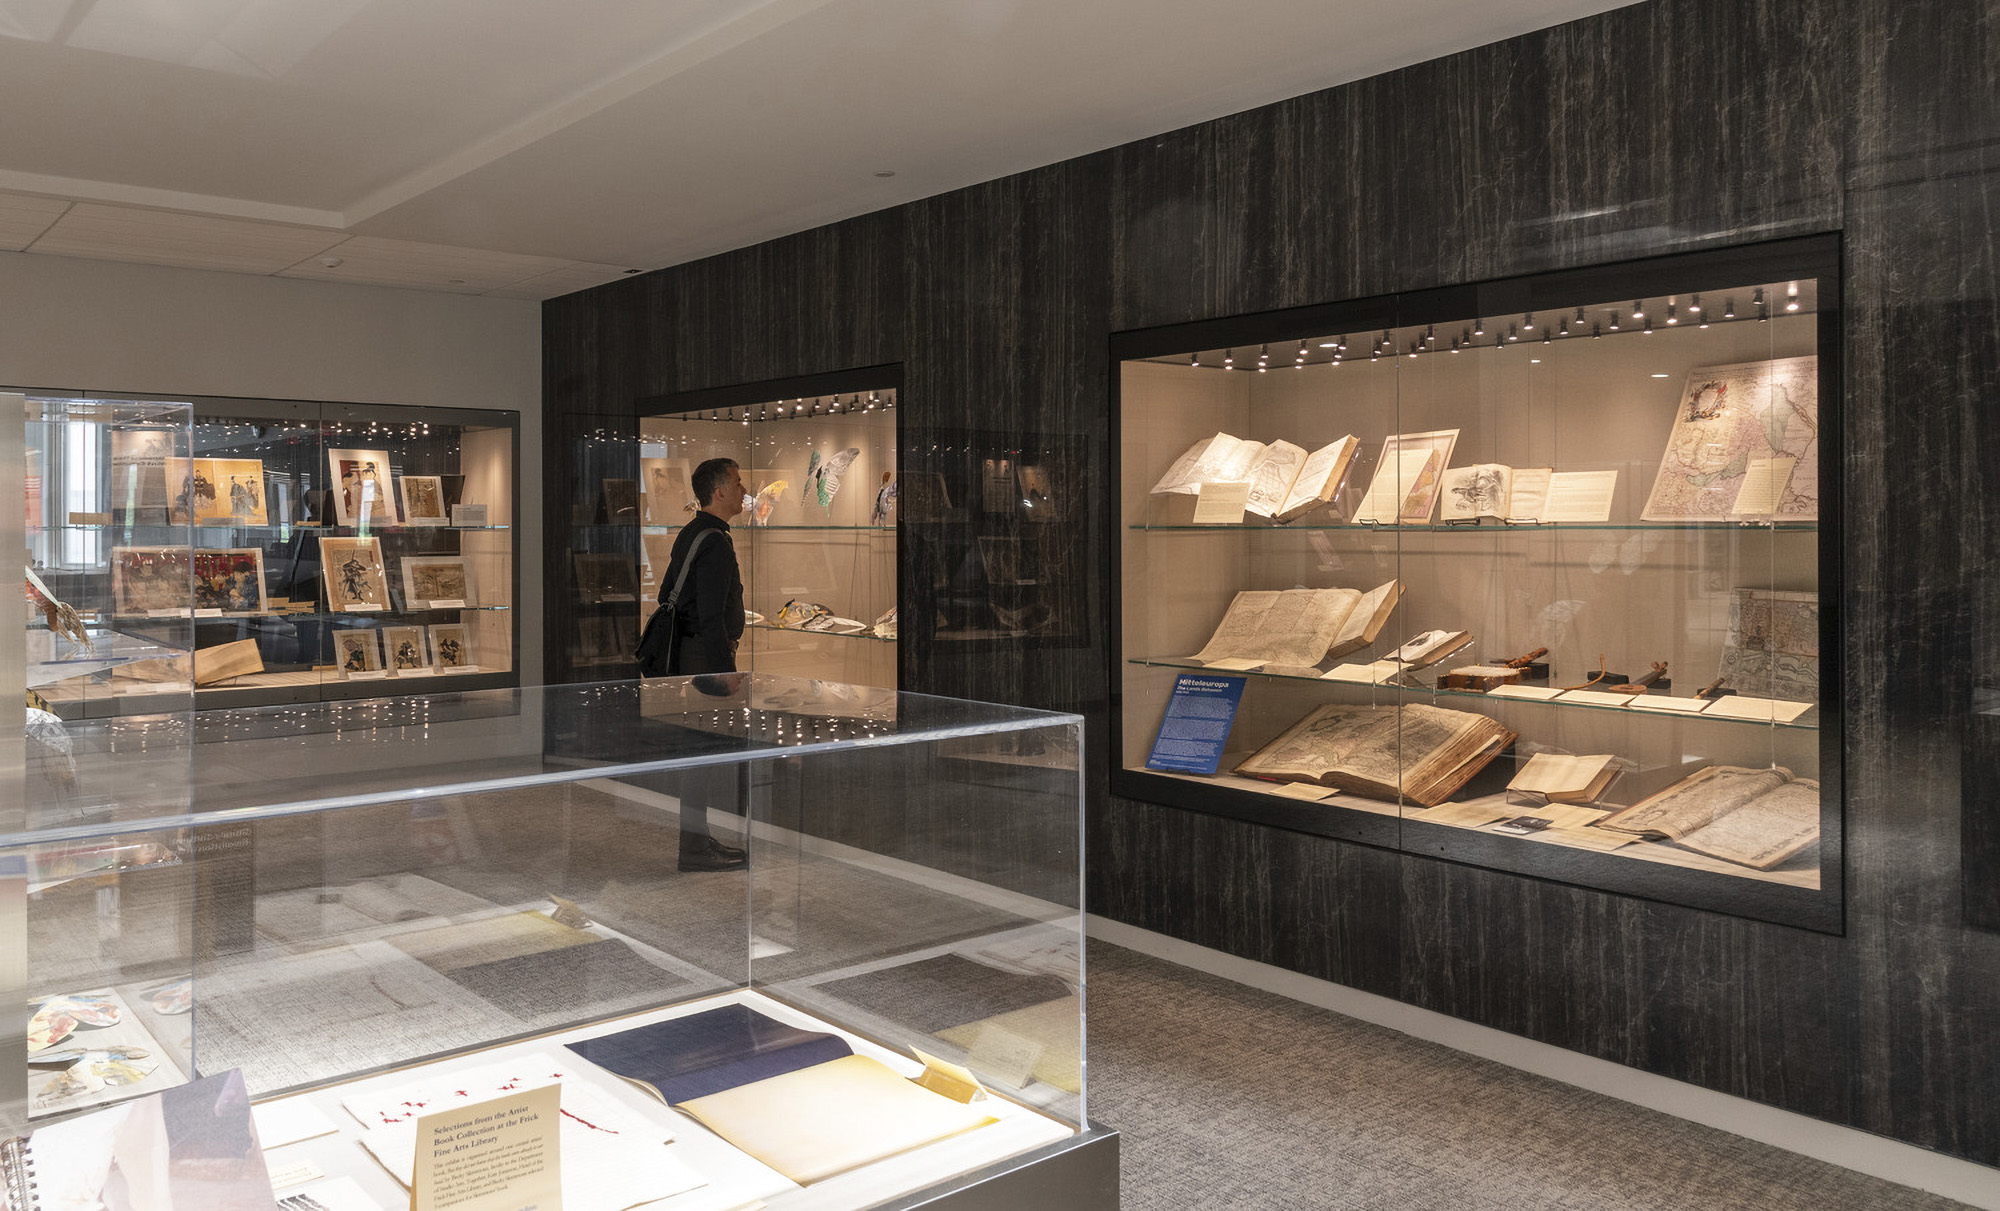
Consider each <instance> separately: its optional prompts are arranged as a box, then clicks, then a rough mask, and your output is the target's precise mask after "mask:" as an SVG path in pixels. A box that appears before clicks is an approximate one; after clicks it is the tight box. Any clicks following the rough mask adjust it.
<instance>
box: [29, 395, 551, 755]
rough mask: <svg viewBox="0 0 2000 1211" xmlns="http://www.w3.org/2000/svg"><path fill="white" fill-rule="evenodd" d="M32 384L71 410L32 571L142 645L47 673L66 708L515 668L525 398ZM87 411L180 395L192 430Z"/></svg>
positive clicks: (58, 427) (497, 674) (34, 493)
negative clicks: (76, 396) (384, 402)
mask: <svg viewBox="0 0 2000 1211" xmlns="http://www.w3.org/2000/svg"><path fill="white" fill-rule="evenodd" d="M27 400H28V402H27V405H26V406H28V407H29V408H30V409H34V408H40V409H42V410H43V412H44V414H45V415H47V416H54V415H55V410H58V409H60V410H62V416H63V421H62V423H60V424H55V423H50V422H48V421H44V422H42V424H41V429H42V431H43V432H44V433H45V435H46V438H47V440H45V441H44V442H42V449H41V452H40V453H39V454H38V455H35V457H37V458H39V459H40V460H41V461H40V462H39V463H38V464H37V465H36V467H35V468H33V470H32V474H33V475H34V478H31V480H30V482H29V484H28V485H27V491H28V497H27V499H28V515H29V519H30V521H29V524H30V527H31V530H32V534H31V537H30V553H29V557H30V565H31V567H34V566H36V565H37V562H38V561H39V564H40V565H41V566H43V567H46V568H47V569H48V574H49V576H51V577H54V578H55V579H56V580H57V581H59V582H60V583H59V584H54V585H51V586H50V587H51V588H53V589H54V590H55V591H56V592H57V593H58V594H62V593H68V594H70V595H71V596H72V597H75V598H77V599H78V600H79V601H81V602H82V603H84V605H83V608H84V609H85V611H86V612H85V614H84V617H86V618H88V619H89V620H90V621H91V623H92V624H93V625H94V626H97V627H100V628H102V629H103V630H104V631H105V633H106V635H107V636H109V637H111V638H112V640H113V643H114V646H115V648H116V651H117V652H118V653H120V654H124V655H126V656H129V657H131V658H129V659H123V660H119V661H118V662H116V663H113V664H107V663H105V662H104V661H102V660H99V661H96V662H95V663H94V665H93V667H91V668H89V669H88V670H87V671H86V670H84V669H82V668H81V667H79V668H78V669H77V670H76V675H75V676H71V677H67V678H63V679H61V680H57V681H53V682H51V683H50V684H49V685H48V688H47V689H46V690H44V691H43V697H44V698H45V700H46V701H47V704H48V706H49V707H50V709H52V710H53V711H55V712H56V713H58V714H60V715H63V716H64V717H68V718H76V717H83V716H88V715H96V714H103V713H108V712H123V713H130V712H134V711H138V712H148V711H154V710H157V709H172V704H171V702H170V701H169V700H170V699H171V698H172V696H173V695H175V694H181V693H186V692H187V688H188V686H189V685H192V687H193V693H194V699H195V704H196V706H197V708H200V709H208V708H214V707H237V706H248V705H258V704H265V703H278V702H300V701H313V700H317V699H333V698H356V697H373V696H378V695H383V694H392V693H409V692H419V691H421V690H423V689H424V688H426V687H428V686H429V685H430V684H431V682H432V680H433V679H434V678H437V677H440V676H444V677H451V678H454V679H463V680H462V681H456V682H455V683H457V684H462V685H464V686H466V687H468V688H471V687H480V686H497V685H507V684H511V683H512V682H513V681H514V679H515V673H514V669H515V667H516V663H517V660H516V654H517V640H516V630H515V626H514V615H513V604H514V601H515V598H516V586H515V566H514V565H515V548H514V532H513V519H514V513H515V507H516V488H515V466H516V465H517V463H518V456H519V449H518V447H519V437H518V434H519V423H518V417H516V416H515V415H514V414H512V413H507V412H483V411H473V410H464V409H436V408H404V407H390V406H374V405H356V404H326V403H314V402H301V401H285V400H219V399H198V400H194V401H192V402H191V403H190V402H181V403H177V404H168V403H162V402H151V401H130V402H124V403H110V402H107V401H83V400H68V399H62V398H59V397H57V396H55V395H53V394H35V395H30V396H28V397H27ZM84 408H98V409H104V408H118V409H123V410H124V412H126V413H130V414H132V415H135V416H137V415H149V414H150V413H152V412H158V411H159V410H161V409H166V408H173V409H177V410H178V411H177V413H176V416H177V417H178V420H177V423H176V426H175V427H176V428H177V433H176V434H175V435H173V439H172V440H169V435H168V434H167V433H165V432H164V431H163V429H162V426H161V425H160V424H159V423H157V422H156V421H147V422H145V423H143V424H142V423H137V422H133V423H127V422H126V421H124V420H117V419H114V420H113V421H111V422H108V423H100V422H98V421H96V420H92V419H87V418H85V417H84V416H83V414H82V413H81V412H79V411H78V410H79V409H84ZM142 648H144V649H146V650H150V651H153V652H155V653H157V654H160V655H157V656H156V658H153V659H142V658H139V656H140V652H141V649H142ZM93 654H95V653H94V652H93ZM166 654H171V656H168V655H166Z"/></svg>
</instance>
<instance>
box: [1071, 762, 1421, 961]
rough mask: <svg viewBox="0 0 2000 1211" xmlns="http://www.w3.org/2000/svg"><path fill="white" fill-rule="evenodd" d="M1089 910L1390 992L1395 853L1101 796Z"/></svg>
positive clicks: (1397, 891) (1396, 901)
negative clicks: (1103, 799) (1100, 836)
mask: <svg viewBox="0 0 2000 1211" xmlns="http://www.w3.org/2000/svg"><path fill="white" fill-rule="evenodd" d="M1102 811H1103V822H1104V828H1103V833H1104V837H1103V839H1102V840H1101V841H1094V842H1093V848H1092V849H1091V851H1090V865H1091V874H1092V878H1091V892H1090V896H1089V905H1090V910H1091V911H1092V912H1095V913H1099V914H1101V915H1104V916H1108V917H1111V918H1113V919H1115V920H1119V921H1124V922H1126V923H1127V924H1131V925H1137V926H1139V927H1140V928H1143V929H1150V930H1153V931H1155V932H1157V933H1163V934H1167V935H1169V936H1172V937H1176V938H1181V939H1183V940H1185V941H1189V942H1194V943H1196V944H1197V945H1201V946H1207V947H1211V948H1213V949H1215V950H1220V951H1224V952H1226V953H1228V954H1234V955H1241V956H1243V957H1245V958H1250V959H1256V960H1258V961H1259V962H1264V963H1272V964H1275V965H1277V966H1280V967H1288V968H1291V969H1292V970H1294V971H1301V972H1304V973H1305V974H1307V975H1310V976H1317V977H1318V978H1320V979H1323V980H1332V981H1334V982H1336V983H1340V984H1345V985H1348V986H1349V987H1352V988H1359V989H1361V990H1363V991H1365V992H1372V993H1376V994H1377V995H1380V996H1388V997H1394V996H1399V995H1400V994H1401V988H1400V986H1399V980H1400V968H1401V955H1400V953H1399V950H1398V940H1397V936H1396V933H1395V931H1394V930H1393V929H1385V928H1382V923H1383V922H1385V921H1387V920H1390V919H1392V918H1393V917H1394V916H1395V915H1396V913H1397V911H1398V909H1399V905H1400V898H1401V885H1400V884H1401V880H1400V862H1401V859H1399V858H1398V857H1397V856H1396V855H1394V854H1391V853H1386V852H1384V851H1381V850H1375V849H1369V848H1366V847H1364V846H1358V845H1343V844H1341V843H1339V842H1337V841H1330V840H1327V839H1326V838H1324V837H1309V836H1306V835H1304V834H1301V833H1291V832H1284V831H1281V830H1278V829H1270V828H1265V827H1262V826H1261V825H1256V824H1249V823H1245V822H1243V821H1240V820H1230V819H1225V818H1223V817H1221V816H1207V815H1198V814H1195V813H1191V812H1183V811H1179V810H1177V809H1175V808H1170V807H1160V806H1158V805H1156V804H1151V803H1142V802H1139V801H1136V800H1132V799H1125V798H1121V797H1118V796H1112V797H1111V799H1110V800H1109V801H1108V803H1106V805H1105V806H1104V808H1103V809H1102Z"/></svg>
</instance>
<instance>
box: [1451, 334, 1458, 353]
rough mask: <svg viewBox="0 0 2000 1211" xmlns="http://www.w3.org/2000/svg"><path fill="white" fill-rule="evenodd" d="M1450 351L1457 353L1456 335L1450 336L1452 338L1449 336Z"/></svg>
mask: <svg viewBox="0 0 2000 1211" xmlns="http://www.w3.org/2000/svg"><path fill="white" fill-rule="evenodd" d="M1451 351H1452V352H1453V353H1457V352H1458V338H1457V337H1452V338H1451Z"/></svg>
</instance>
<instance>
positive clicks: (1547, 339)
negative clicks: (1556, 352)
mask: <svg viewBox="0 0 2000 1211" xmlns="http://www.w3.org/2000/svg"><path fill="white" fill-rule="evenodd" d="M1554 343H1555V339H1554V334H1553V333H1551V332H1550V331H1549V330H1548V329H1547V328H1544V329H1542V344H1544V345H1550V344H1554Z"/></svg>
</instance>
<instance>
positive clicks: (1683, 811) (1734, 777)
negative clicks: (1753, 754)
mask: <svg viewBox="0 0 2000 1211" xmlns="http://www.w3.org/2000/svg"><path fill="white" fill-rule="evenodd" d="M1789 780H1790V775H1788V774H1786V773H1784V772H1781V771H1779V770H1775V769H1742V768H1739V767H1737V766H1733V765H1711V766H1709V767H1708V768H1707V769H1704V770H1702V771H1700V772H1699V773H1697V774H1695V775H1694V776H1692V777H1690V778H1686V779H1683V780H1682V781H1680V782H1677V783H1675V784H1674V785H1672V786H1670V787H1668V788H1667V789H1666V790H1663V791H1661V792H1660V793H1659V794H1657V795H1654V796H1653V797H1651V798H1650V799H1646V800H1644V801H1643V802H1640V803H1636V804H1634V805H1632V806H1631V807H1628V808H1626V809H1625V810H1624V811H1622V812H1619V813H1618V814H1617V815H1615V816H1609V817H1607V818H1605V819H1603V820H1600V821H1598V827H1599V828H1615V829H1617V830H1618V831H1620V832H1627V833H1660V834H1662V835H1664V836H1668V837H1672V838H1674V839H1675V840H1679V839H1681V838H1682V837H1685V836H1687V835H1688V834H1689V833H1691V832H1694V831H1695V830H1696V829H1700V828H1705V827H1707V826H1708V825H1710V824H1713V823H1715V822H1716V821H1717V820H1720V819H1721V818H1722V817H1724V816H1726V815H1728V814H1729V813H1731V812H1733V811H1735V810H1736V809H1737V808H1740V807H1742V806H1743V805H1744V804H1746V803H1748V802H1750V801H1751V800H1753V799H1755V798H1757V797H1758V796H1759V795H1766V794H1769V793H1770V792H1772V791H1773V790H1776V789H1777V788H1778V787H1780V786H1783V785H1784V784H1785V783H1786V782H1787V781H1789Z"/></svg>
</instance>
